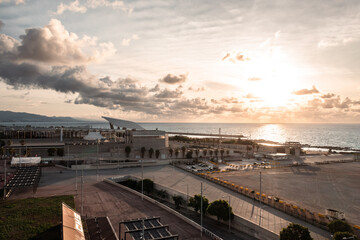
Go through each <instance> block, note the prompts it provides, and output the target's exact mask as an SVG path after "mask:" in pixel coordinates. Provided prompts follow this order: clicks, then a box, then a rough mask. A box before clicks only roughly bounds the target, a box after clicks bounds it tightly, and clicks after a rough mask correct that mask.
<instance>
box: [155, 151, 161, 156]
mask: <svg viewBox="0 0 360 240" xmlns="http://www.w3.org/2000/svg"><path fill="white" fill-rule="evenodd" d="M159 156H160V150H159V149H156V151H155V157H156V158H159Z"/></svg>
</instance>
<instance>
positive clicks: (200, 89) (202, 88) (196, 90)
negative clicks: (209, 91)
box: [188, 87, 205, 92]
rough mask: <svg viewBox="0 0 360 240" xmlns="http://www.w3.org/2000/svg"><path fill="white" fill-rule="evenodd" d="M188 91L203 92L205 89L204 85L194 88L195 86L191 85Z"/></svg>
mask: <svg viewBox="0 0 360 240" xmlns="http://www.w3.org/2000/svg"><path fill="white" fill-rule="evenodd" d="M188 91H193V92H203V91H205V88H204V87H199V88H193V87H189V88H188Z"/></svg>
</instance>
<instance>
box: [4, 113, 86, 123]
mask: <svg viewBox="0 0 360 240" xmlns="http://www.w3.org/2000/svg"><path fill="white" fill-rule="evenodd" d="M80 121H81V120H78V119H75V118H72V117H55V116H53V117H48V116H44V115H40V114H33V113H26V112H12V111H0V122H80Z"/></svg>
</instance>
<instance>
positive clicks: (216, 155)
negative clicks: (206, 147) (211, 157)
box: [215, 149, 219, 157]
mask: <svg viewBox="0 0 360 240" xmlns="http://www.w3.org/2000/svg"><path fill="white" fill-rule="evenodd" d="M218 155H219V150H218V149H215V157H218Z"/></svg>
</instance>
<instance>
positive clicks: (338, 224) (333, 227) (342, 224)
mask: <svg viewBox="0 0 360 240" xmlns="http://www.w3.org/2000/svg"><path fill="white" fill-rule="evenodd" d="M328 228H329V229H330V232H331V233H332V234H334V233H336V232H349V233H353V232H354V231H353V229H352V227H351V226H350V224H348V223H347V222H346V221H343V220H338V219H336V220H333V221H332V222H331V223H329V224H328Z"/></svg>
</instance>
